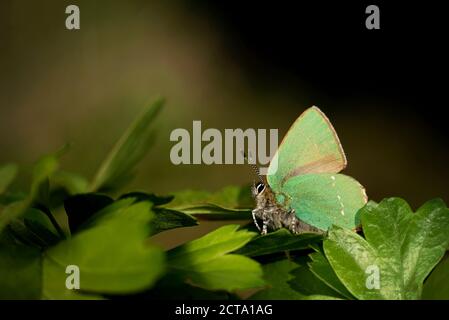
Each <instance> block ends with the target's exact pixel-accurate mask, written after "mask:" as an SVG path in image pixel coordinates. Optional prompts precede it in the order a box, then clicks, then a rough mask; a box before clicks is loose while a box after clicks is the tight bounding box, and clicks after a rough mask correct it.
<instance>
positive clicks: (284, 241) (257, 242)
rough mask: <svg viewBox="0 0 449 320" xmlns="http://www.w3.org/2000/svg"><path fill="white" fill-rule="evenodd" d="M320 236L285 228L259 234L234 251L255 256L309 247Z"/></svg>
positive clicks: (319, 238) (320, 237)
mask: <svg viewBox="0 0 449 320" xmlns="http://www.w3.org/2000/svg"><path fill="white" fill-rule="evenodd" d="M321 239H322V236H320V235H317V234H312V233H303V234H300V235H294V234H292V233H291V232H290V231H288V230H286V229H280V230H277V231H274V232H270V233H268V234H266V235H259V236H257V237H255V238H253V239H252V240H251V241H250V242H248V243H247V244H246V245H245V246H244V247H242V248H240V249H239V250H237V251H236V253H237V254H242V255H245V256H250V257H256V256H261V255H267V254H272V253H276V252H281V251H290V250H303V249H309V245H310V244H311V243H314V242H318V241H320V240H321Z"/></svg>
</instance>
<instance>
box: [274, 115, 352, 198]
mask: <svg viewBox="0 0 449 320" xmlns="http://www.w3.org/2000/svg"><path fill="white" fill-rule="evenodd" d="M345 167H346V157H345V154H344V152H343V149H342V147H341V144H340V141H339V139H338V136H337V133H336V132H335V130H334V128H333V127H332V125H331V123H330V122H329V119H327V117H326V116H325V115H324V113H323V112H321V110H320V109H318V108H317V107H311V108H309V109H307V110H306V111H304V112H303V113H302V114H301V115H300V116H299V117H298V119H297V120H296V121H295V123H293V125H292V126H291V128H290V130H289V131H288V132H287V134H286V135H285V137H284V139H283V141H282V143H281V145H280V146H279V149H278V150H277V152H276V154H275V156H274V158H273V160H272V161H271V163H270V166H269V168H268V176H267V179H268V183H269V185H270V187H271V188H272V189H273V190H274V191H275V192H277V191H278V190H279V189H281V187H282V185H283V184H284V183H285V182H286V181H287V180H288V179H290V178H291V177H294V176H298V175H302V174H308V173H337V172H340V171H341V170H343V169H344V168H345Z"/></svg>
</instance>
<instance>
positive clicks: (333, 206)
mask: <svg viewBox="0 0 449 320" xmlns="http://www.w3.org/2000/svg"><path fill="white" fill-rule="evenodd" d="M283 194H284V195H286V196H287V199H286V200H287V203H286V204H287V205H288V206H289V207H291V208H293V209H295V210H296V216H297V217H298V218H299V219H301V220H302V221H304V222H306V223H308V224H310V225H312V226H315V227H317V228H319V229H321V230H327V229H328V228H329V227H330V226H331V225H333V224H335V225H338V226H340V227H343V228H348V229H354V228H356V227H357V226H358V225H359V223H360V219H359V216H358V215H357V211H358V210H359V209H360V208H361V207H363V205H364V204H365V203H366V201H367V197H366V194H365V189H364V188H363V186H362V185H360V183H358V182H357V181H356V180H354V179H353V178H351V177H348V176H346V175H343V174H332V173H318V174H305V175H300V176H296V177H292V178H291V179H289V180H288V181H286V182H285V184H284V185H283V186H282V189H281V190H280V192H279V194H278V197H279V198H280V197H282V195H283ZM279 200H281V199H279Z"/></svg>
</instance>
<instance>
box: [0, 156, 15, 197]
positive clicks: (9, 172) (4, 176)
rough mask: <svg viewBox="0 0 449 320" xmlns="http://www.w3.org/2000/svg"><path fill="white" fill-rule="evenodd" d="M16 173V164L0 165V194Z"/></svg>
mask: <svg viewBox="0 0 449 320" xmlns="http://www.w3.org/2000/svg"><path fill="white" fill-rule="evenodd" d="M16 175H17V165H16V164H14V163H10V164H6V165H4V166H1V167H0V194H2V193H4V192H5V191H6V190H7V189H8V187H9V185H10V184H11V182H12V181H13V180H14V178H15V177H16Z"/></svg>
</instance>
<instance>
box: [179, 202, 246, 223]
mask: <svg viewBox="0 0 449 320" xmlns="http://www.w3.org/2000/svg"><path fill="white" fill-rule="evenodd" d="M175 210H176V211H180V212H183V213H185V214H189V215H192V216H195V217H197V218H198V219H204V220H248V219H251V210H250V209H226V208H222V207H219V206H216V205H214V204H205V205H198V206H191V207H183V208H176V209H175Z"/></svg>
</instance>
